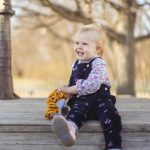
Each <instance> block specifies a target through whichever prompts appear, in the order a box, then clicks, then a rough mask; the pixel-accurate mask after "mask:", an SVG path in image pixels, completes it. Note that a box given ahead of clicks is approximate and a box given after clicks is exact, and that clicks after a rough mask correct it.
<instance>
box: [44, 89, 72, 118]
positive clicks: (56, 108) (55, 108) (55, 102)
mask: <svg viewBox="0 0 150 150" xmlns="http://www.w3.org/2000/svg"><path fill="white" fill-rule="evenodd" d="M68 98H69V95H68V94H65V93H63V92H57V90H55V91H53V92H52V93H50V94H49V96H48V98H47V100H46V103H47V108H46V110H45V118H47V119H52V118H53V116H54V115H55V114H57V113H61V110H62V108H63V107H64V104H65V101H66V100H67V99H68Z"/></svg>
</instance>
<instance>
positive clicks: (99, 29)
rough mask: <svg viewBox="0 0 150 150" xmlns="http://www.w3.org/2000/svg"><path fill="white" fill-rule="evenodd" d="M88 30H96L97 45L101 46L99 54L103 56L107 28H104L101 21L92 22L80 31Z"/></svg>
mask: <svg viewBox="0 0 150 150" xmlns="http://www.w3.org/2000/svg"><path fill="white" fill-rule="evenodd" d="M88 31H93V32H95V37H96V45H97V47H99V52H98V55H100V56H102V54H103V51H104V50H103V45H104V40H105V33H104V32H105V30H104V28H103V26H102V25H101V24H99V23H92V24H88V25H85V26H83V27H82V28H80V30H79V32H78V33H85V32H88Z"/></svg>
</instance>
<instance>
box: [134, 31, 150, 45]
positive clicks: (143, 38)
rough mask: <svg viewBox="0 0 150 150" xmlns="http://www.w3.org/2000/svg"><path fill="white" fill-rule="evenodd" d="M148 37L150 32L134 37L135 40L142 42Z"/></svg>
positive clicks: (149, 37)
mask: <svg viewBox="0 0 150 150" xmlns="http://www.w3.org/2000/svg"><path fill="white" fill-rule="evenodd" d="M147 39H150V33H149V34H147V35H143V36H139V37H137V38H135V42H136V43H137V42H142V41H144V40H147Z"/></svg>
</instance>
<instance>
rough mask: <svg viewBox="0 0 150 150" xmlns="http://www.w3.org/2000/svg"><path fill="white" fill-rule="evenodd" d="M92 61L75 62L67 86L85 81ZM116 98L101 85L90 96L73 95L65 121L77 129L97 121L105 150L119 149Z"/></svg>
mask: <svg viewBox="0 0 150 150" xmlns="http://www.w3.org/2000/svg"><path fill="white" fill-rule="evenodd" d="M94 60H95V58H94V59H92V60H91V61H90V62H88V63H78V60H77V61H76V62H75V64H74V67H73V69H72V74H71V77H70V82H69V86H73V85H75V82H76V80H77V79H87V77H88V75H89V73H90V72H91V69H92V62H93V61H94ZM115 102H116V98H115V96H113V95H111V94H110V87H108V86H107V85H105V84H102V85H101V87H100V89H99V90H98V91H97V92H95V93H92V94H88V95H84V96H79V97H78V96H77V95H73V96H72V98H70V100H69V101H68V105H69V106H70V108H71V110H70V112H69V114H68V116H67V120H71V121H73V122H74V123H75V124H76V125H77V127H78V129H80V128H81V126H82V125H83V123H84V122H85V121H87V120H91V119H92V120H95V119H96V120H99V121H100V123H101V126H102V128H103V133H104V137H105V143H106V150H107V149H111V148H121V136H120V131H121V128H122V126H121V117H120V115H119V113H118V111H117V109H116V107H115Z"/></svg>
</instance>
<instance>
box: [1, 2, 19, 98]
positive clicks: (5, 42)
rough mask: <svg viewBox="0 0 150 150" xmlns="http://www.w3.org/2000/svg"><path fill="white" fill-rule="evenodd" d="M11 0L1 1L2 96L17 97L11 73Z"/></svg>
mask: <svg viewBox="0 0 150 150" xmlns="http://www.w3.org/2000/svg"><path fill="white" fill-rule="evenodd" d="M13 14H14V12H13V11H12V9H11V4H10V0H2V1H1V2H0V98H1V99H6V98H7V99H8V98H9V99H12V98H16V95H15V94H14V90H13V81H12V75H11V38H10V17H11V16H12V15H13Z"/></svg>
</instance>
